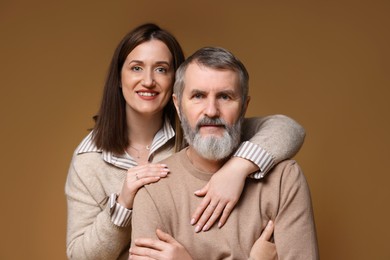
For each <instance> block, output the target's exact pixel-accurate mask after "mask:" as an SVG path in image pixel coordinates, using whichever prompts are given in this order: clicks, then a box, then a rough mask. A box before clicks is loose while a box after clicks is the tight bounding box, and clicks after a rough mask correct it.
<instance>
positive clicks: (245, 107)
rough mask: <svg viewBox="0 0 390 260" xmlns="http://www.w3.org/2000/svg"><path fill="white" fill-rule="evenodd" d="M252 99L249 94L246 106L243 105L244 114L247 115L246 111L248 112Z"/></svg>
mask: <svg viewBox="0 0 390 260" xmlns="http://www.w3.org/2000/svg"><path fill="white" fill-rule="evenodd" d="M250 100H251V97H250V96H247V97H246V102H245V104H244V106H243V109H242V110H243V111H242V112H243V115H245V113H246V110H247V109H248V106H249V101H250Z"/></svg>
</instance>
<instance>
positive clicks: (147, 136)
mask: <svg viewBox="0 0 390 260" xmlns="http://www.w3.org/2000/svg"><path fill="white" fill-rule="evenodd" d="M162 124H163V115H162V113H161V114H160V115H153V116H147V115H140V114H135V113H129V115H127V129H128V135H129V141H130V145H137V146H138V147H139V146H149V145H151V144H152V141H153V138H154V136H155V135H156V133H157V132H158V131H159V130H160V128H161V127H162Z"/></svg>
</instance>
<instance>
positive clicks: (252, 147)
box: [233, 141, 275, 179]
mask: <svg viewBox="0 0 390 260" xmlns="http://www.w3.org/2000/svg"><path fill="white" fill-rule="evenodd" d="M233 156H236V157H241V158H244V159H247V160H249V161H251V162H253V163H254V164H256V165H257V166H258V167H259V169H260V171H257V172H255V173H252V174H251V177H252V178H255V179H261V178H263V177H264V176H265V174H266V173H267V172H268V171H269V170H270V169H271V168H272V167H273V166H274V164H275V160H274V158H273V157H272V155H271V154H270V153H268V152H267V151H266V150H264V149H263V148H261V147H260V146H258V145H257V144H254V143H251V142H249V141H245V142H243V143H241V145H240V147H239V148H238V149H237V151H236V152H235V153H234V154H233Z"/></svg>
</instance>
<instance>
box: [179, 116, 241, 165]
mask: <svg viewBox="0 0 390 260" xmlns="http://www.w3.org/2000/svg"><path fill="white" fill-rule="evenodd" d="M181 119H182V120H181V125H182V127H183V132H184V138H185V139H186V141H187V142H188V144H189V145H191V146H192V147H193V148H194V149H195V151H196V152H197V153H198V154H199V155H201V156H202V157H204V158H205V159H208V160H213V161H219V160H223V159H226V158H228V157H229V156H230V155H231V154H232V153H233V151H234V150H235V149H236V148H237V146H238V144H239V143H240V137H241V134H240V133H241V125H242V119H241V118H240V119H239V120H238V122H237V123H235V124H233V125H232V126H229V125H227V124H226V122H225V121H224V120H222V119H221V118H208V117H204V118H202V119H201V120H200V121H199V122H198V123H197V124H196V127H195V129H192V128H191V126H190V125H189V123H188V121H187V118H185V117H184V116H181ZM208 123H214V124H223V125H224V126H225V131H224V133H223V136H221V137H216V136H206V137H202V136H201V134H200V133H199V128H200V125H202V124H208Z"/></svg>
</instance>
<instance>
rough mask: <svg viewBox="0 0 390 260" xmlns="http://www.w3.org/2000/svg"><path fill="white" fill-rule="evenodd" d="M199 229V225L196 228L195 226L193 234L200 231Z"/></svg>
mask: <svg viewBox="0 0 390 260" xmlns="http://www.w3.org/2000/svg"><path fill="white" fill-rule="evenodd" d="M200 229H201V228H200V226H199V225H198V226H196V228H195V232H196V233H198V232H199V231H200Z"/></svg>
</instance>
